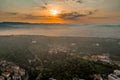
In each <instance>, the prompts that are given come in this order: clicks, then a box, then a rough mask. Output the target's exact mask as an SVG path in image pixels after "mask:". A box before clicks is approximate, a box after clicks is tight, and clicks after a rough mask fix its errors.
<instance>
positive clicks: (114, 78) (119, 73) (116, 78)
mask: <svg viewBox="0 0 120 80" xmlns="http://www.w3.org/2000/svg"><path fill="white" fill-rule="evenodd" d="M108 80H120V70H114V72H113V74H109V75H108Z"/></svg>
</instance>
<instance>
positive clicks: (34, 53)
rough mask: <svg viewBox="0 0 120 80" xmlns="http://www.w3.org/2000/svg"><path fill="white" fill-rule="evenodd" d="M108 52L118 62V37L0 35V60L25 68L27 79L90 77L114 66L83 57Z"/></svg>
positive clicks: (44, 79)
mask: <svg viewBox="0 0 120 80" xmlns="http://www.w3.org/2000/svg"><path fill="white" fill-rule="evenodd" d="M101 54H107V55H109V57H110V60H111V61H120V39H112V38H94V37H91V38H90V37H46V36H1V37H0V59H1V60H7V61H11V62H14V63H16V64H17V65H19V66H21V67H23V68H24V69H26V71H27V72H28V74H29V80H73V79H74V78H75V79H85V80H92V79H93V77H94V76H93V75H94V74H100V75H102V76H104V78H105V77H106V75H107V74H110V73H112V71H113V70H115V69H119V67H118V66H117V65H114V64H111V63H105V62H101V61H91V60H86V59H83V57H84V56H91V55H101Z"/></svg>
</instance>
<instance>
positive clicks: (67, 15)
mask: <svg viewBox="0 0 120 80" xmlns="http://www.w3.org/2000/svg"><path fill="white" fill-rule="evenodd" d="M96 11H97V10H94V11H87V13H86V14H85V13H84V14H83V13H79V12H70V13H64V14H60V15H59V17H60V18H62V19H65V20H68V19H70V20H74V19H78V18H80V17H84V16H88V15H92V14H94V13H95V12H96Z"/></svg>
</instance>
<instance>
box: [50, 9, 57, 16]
mask: <svg viewBox="0 0 120 80" xmlns="http://www.w3.org/2000/svg"><path fill="white" fill-rule="evenodd" d="M50 13H51V14H52V15H53V16H56V15H57V14H58V11H57V10H50Z"/></svg>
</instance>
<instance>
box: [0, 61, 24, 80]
mask: <svg viewBox="0 0 120 80" xmlns="http://www.w3.org/2000/svg"><path fill="white" fill-rule="evenodd" d="M25 75H26V72H25V70H24V69H22V68H20V67H19V66H17V65H16V64H14V63H12V62H7V61H5V60H4V61H0V80H25V79H24V78H25Z"/></svg>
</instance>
